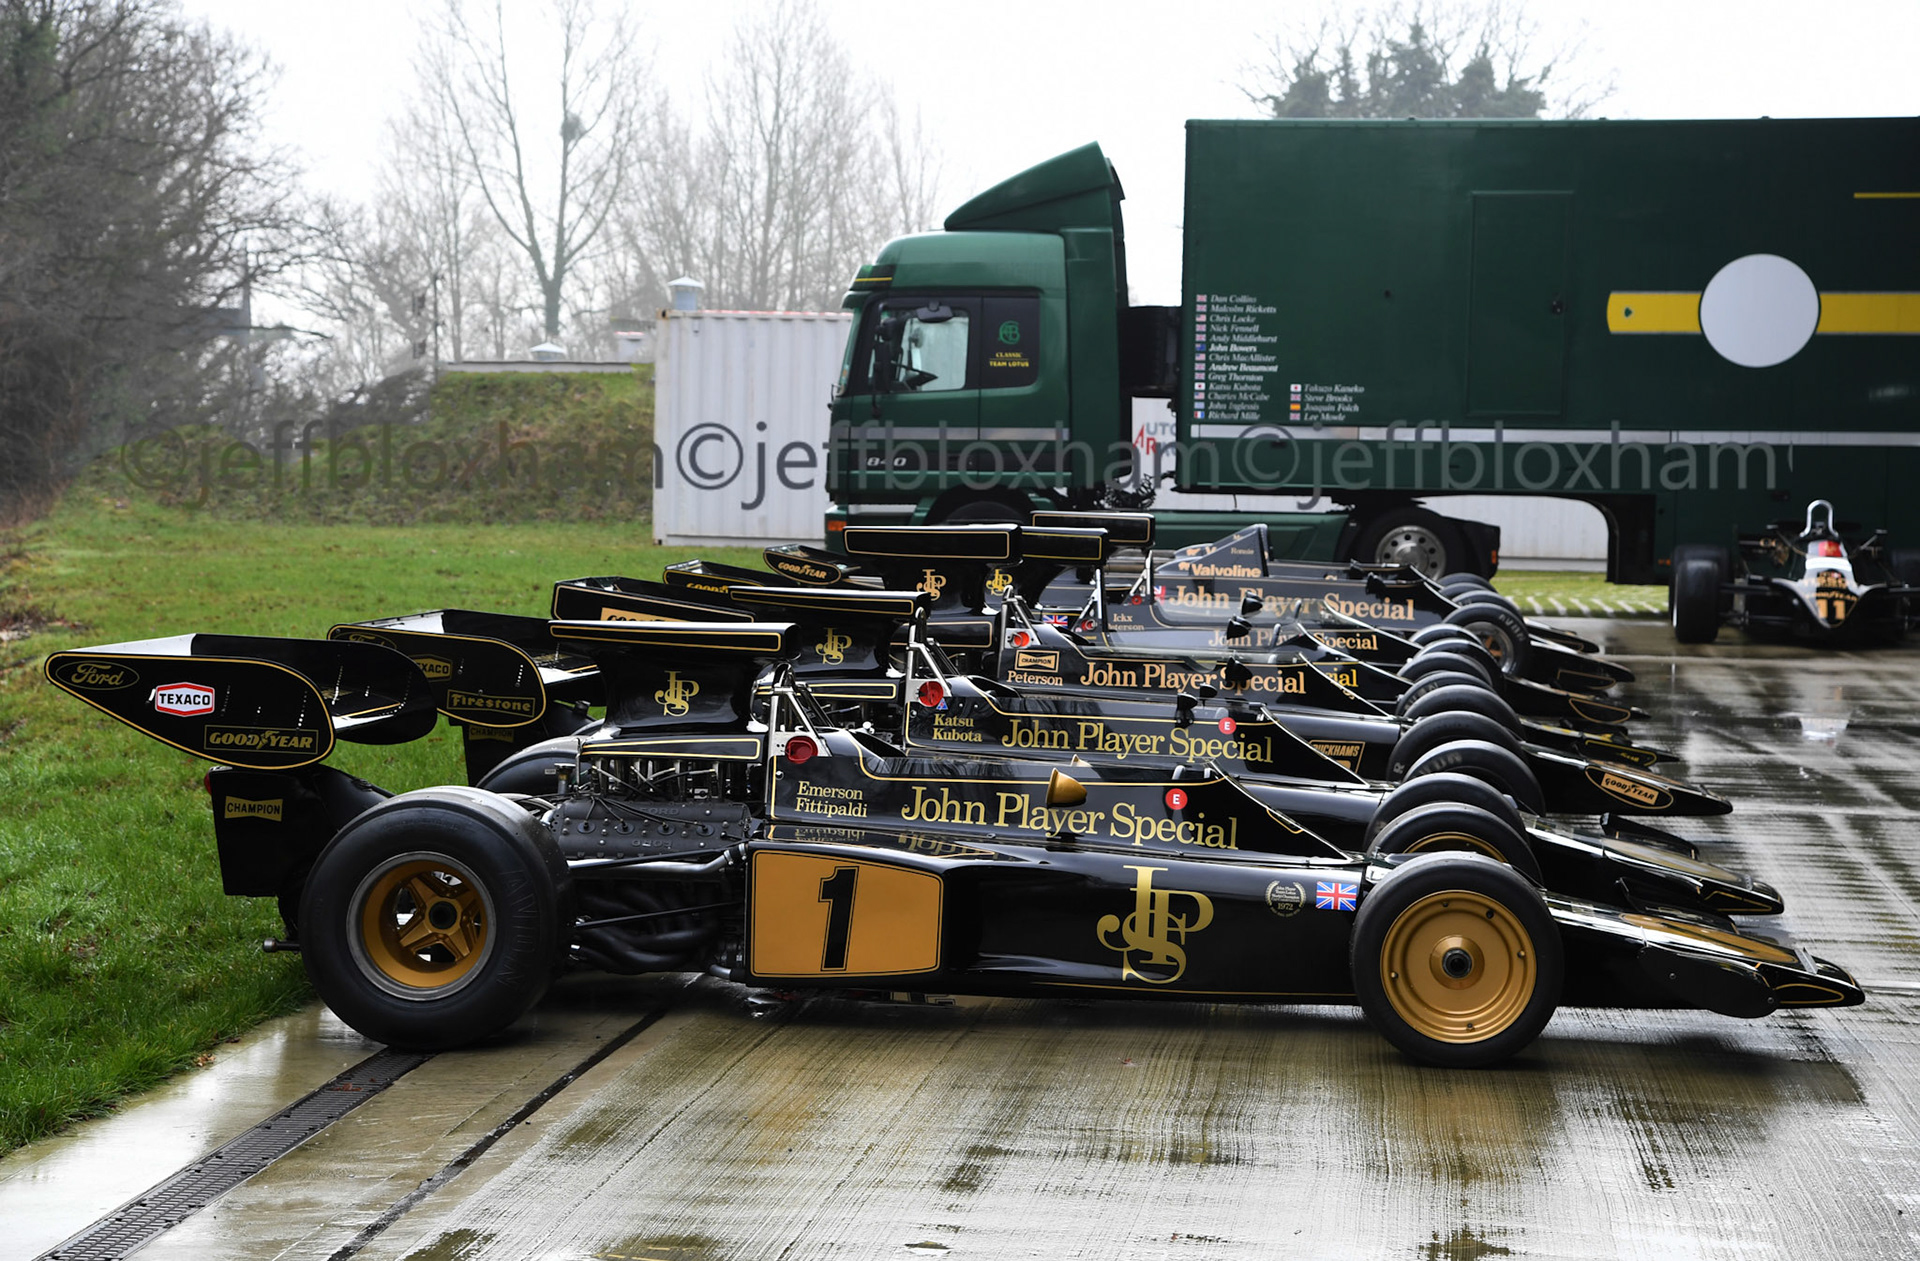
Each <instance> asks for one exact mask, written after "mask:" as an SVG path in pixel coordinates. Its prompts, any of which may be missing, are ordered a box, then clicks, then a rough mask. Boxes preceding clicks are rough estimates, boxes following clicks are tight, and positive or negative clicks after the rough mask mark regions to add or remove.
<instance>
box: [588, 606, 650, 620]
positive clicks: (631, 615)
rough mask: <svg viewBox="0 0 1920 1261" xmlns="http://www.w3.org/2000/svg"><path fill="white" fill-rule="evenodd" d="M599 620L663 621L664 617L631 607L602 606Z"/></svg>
mask: <svg viewBox="0 0 1920 1261" xmlns="http://www.w3.org/2000/svg"><path fill="white" fill-rule="evenodd" d="M600 620H601V621H603V622H664V621H666V620H667V619H666V618H664V617H655V616H654V615H653V614H651V613H635V612H634V611H633V610H631V609H615V608H607V607H605V606H602V608H601V609H600Z"/></svg>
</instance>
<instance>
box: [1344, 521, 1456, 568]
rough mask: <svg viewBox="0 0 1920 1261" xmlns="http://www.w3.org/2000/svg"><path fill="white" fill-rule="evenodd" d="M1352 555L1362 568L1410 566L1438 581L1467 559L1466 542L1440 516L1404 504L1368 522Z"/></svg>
mask: <svg viewBox="0 0 1920 1261" xmlns="http://www.w3.org/2000/svg"><path fill="white" fill-rule="evenodd" d="M1352 556H1353V559H1355V560H1357V561H1359V562H1360V563H1361V564H1363V565H1411V566H1412V567H1413V568H1414V569H1416V570H1418V571H1419V572H1420V573H1422V574H1424V575H1425V576H1426V577H1428V578H1438V577H1439V576H1440V575H1441V574H1444V573H1446V572H1448V571H1449V570H1451V569H1453V568H1454V567H1455V566H1457V565H1459V564H1460V562H1461V561H1463V560H1465V559H1466V558H1467V539H1466V536H1465V535H1464V534H1462V533H1461V532H1460V530H1459V527H1457V526H1455V525H1454V524H1453V522H1451V521H1449V520H1447V519H1446V518H1445V517H1443V516H1441V515H1440V514H1439V513H1437V512H1432V511H1429V510H1428V509H1426V508H1416V507H1414V506H1412V505H1411V504H1405V505H1402V506H1401V507H1398V508H1390V509H1388V510H1387V511H1385V512H1383V513H1381V514H1380V515H1379V516H1377V517H1375V518H1374V519H1373V520H1371V521H1369V522H1367V524H1366V526H1365V527H1364V528H1362V529H1361V531H1360V535H1359V537H1358V538H1356V539H1355V540H1354V543H1353V552H1352Z"/></svg>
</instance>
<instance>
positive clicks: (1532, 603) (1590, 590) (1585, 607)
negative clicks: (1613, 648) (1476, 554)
mask: <svg viewBox="0 0 1920 1261" xmlns="http://www.w3.org/2000/svg"><path fill="white" fill-rule="evenodd" d="M1493 586H1494V589H1495V590H1496V591H1498V592H1500V593H1501V594H1502V595H1504V596H1506V597H1507V598H1509V599H1511V600H1512V601H1513V602H1514V603H1515V604H1517V605H1519V606H1520V611H1521V612H1522V613H1526V614H1529V615H1531V614H1541V615H1543V616H1548V617H1665V616H1666V615H1667V589H1666V588H1665V587H1627V586H1615V585H1613V584H1612V583H1609V582H1608V581H1607V580H1606V576H1605V575H1604V574H1597V573H1573V572H1559V571H1548V570H1527V569H1515V570H1503V571H1502V572H1501V574H1500V576H1499V577H1497V578H1495V579H1494V580H1493Z"/></svg>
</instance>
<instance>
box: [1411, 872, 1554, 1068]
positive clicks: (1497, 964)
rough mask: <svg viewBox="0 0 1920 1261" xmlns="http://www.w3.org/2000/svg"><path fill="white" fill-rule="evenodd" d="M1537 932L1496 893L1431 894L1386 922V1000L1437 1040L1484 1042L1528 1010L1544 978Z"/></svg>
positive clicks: (1458, 891) (1418, 1031)
mask: <svg viewBox="0 0 1920 1261" xmlns="http://www.w3.org/2000/svg"><path fill="white" fill-rule="evenodd" d="M1537 966H1538V965H1537V963H1536V961H1535V959H1534V951H1533V939H1532V938H1531V937H1529V936H1528V935H1527V930H1526V928H1525V927H1524V926H1522V925H1521V923H1520V921H1519V919H1518V918H1516V917H1515V916H1514V914H1513V912H1512V911H1511V910H1509V909H1508V908H1507V906H1506V905H1505V904H1504V903H1502V902H1500V901H1499V900H1498V899H1495V898H1491V897H1488V896H1486V895H1484V894H1479V893H1468V892H1466V891H1464V890H1459V889H1455V890H1449V891H1447V892H1443V893H1434V894H1429V895H1428V896H1426V897H1424V898H1421V899H1420V900H1419V901H1418V902H1415V903H1414V904H1413V905H1412V906H1409V907H1408V908H1407V909H1406V910H1404V911H1402V912H1400V915H1399V917H1398V918H1396V919H1395V920H1394V921H1393V923H1392V924H1390V925H1389V926H1388V927H1387V935H1386V941H1385V945H1384V948H1383V949H1382V950H1381V952H1380V980H1381V983H1382V984H1383V985H1384V986H1385V987H1386V991H1387V1001H1388V1002H1390V1003H1391V1004H1393V1009H1394V1011H1395V1012H1397V1013H1398V1014H1399V1016H1400V1018H1401V1019H1402V1020H1405V1021H1406V1022H1407V1024H1409V1025H1410V1026H1412V1027H1413V1029H1414V1031H1415V1032H1416V1033H1419V1034H1421V1035H1423V1036H1425V1037H1429V1038H1432V1039H1434V1040H1435V1041H1436V1042H1484V1041H1485V1040H1487V1039H1488V1038H1491V1037H1494V1036H1495V1035H1497V1034H1499V1033H1501V1032H1502V1031H1504V1030H1506V1029H1507V1028H1508V1027H1510V1026H1511V1025H1512V1024H1513V1023H1514V1021H1516V1020H1518V1019H1519V1018H1520V1016H1521V1013H1523V1012H1524V1011H1526V1009H1527V1003H1528V1002H1529V1001H1530V1000H1531V999H1532V998H1533V993H1534V989H1535V988H1536V986H1537V985H1538V984H1539V973H1538V971H1537Z"/></svg>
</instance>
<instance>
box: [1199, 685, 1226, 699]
mask: <svg viewBox="0 0 1920 1261" xmlns="http://www.w3.org/2000/svg"><path fill="white" fill-rule="evenodd" d="M1193 694H1194V695H1195V696H1198V697H1199V698H1200V699H1201V700H1203V701H1210V700H1212V699H1213V698H1214V697H1216V696H1218V695H1220V689H1219V688H1217V687H1215V686H1214V685H1213V684H1211V683H1202V684H1201V685H1200V686H1199V687H1196V688H1194V689H1193Z"/></svg>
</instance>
